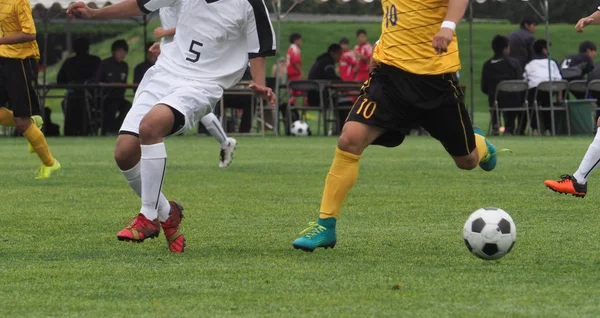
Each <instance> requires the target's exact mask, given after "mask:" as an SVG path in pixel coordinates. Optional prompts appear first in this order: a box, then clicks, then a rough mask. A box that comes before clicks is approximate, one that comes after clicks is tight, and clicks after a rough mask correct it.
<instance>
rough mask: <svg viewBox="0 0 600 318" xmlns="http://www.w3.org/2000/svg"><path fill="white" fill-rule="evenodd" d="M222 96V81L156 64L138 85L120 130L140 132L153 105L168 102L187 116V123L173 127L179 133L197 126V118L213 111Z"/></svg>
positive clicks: (130, 132) (123, 131)
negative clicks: (188, 76) (189, 75)
mask: <svg viewBox="0 0 600 318" xmlns="http://www.w3.org/2000/svg"><path fill="white" fill-rule="evenodd" d="M222 96H223V89H222V88H221V87H220V86H219V85H216V84H211V83H204V82H199V81H194V80H190V79H186V78H182V77H179V76H177V75H175V74H173V73H171V72H168V71H166V70H164V69H161V68H159V67H157V66H153V67H151V68H150V69H149V70H148V71H147V72H146V74H145V75H144V78H143V79H142V82H141V83H140V85H139V86H138V89H137V91H136V93H135V97H134V99H133V105H132V106H131V109H130V110H129V113H127V116H126V117H125V120H124V121H123V125H122V126H121V129H120V131H119V132H120V133H129V134H133V135H136V136H137V135H138V134H139V131H140V123H141V122H142V119H143V118H144V116H146V114H147V113H148V112H149V111H150V109H152V107H154V106H155V105H157V104H165V105H168V106H170V107H172V108H174V109H176V110H177V111H179V112H180V113H181V114H183V116H184V117H185V124H184V125H183V126H181V127H174V128H173V129H174V130H175V131H174V132H173V133H174V134H178V133H180V132H183V131H185V130H189V129H192V128H194V125H195V124H196V121H197V120H200V119H201V118H202V117H204V116H205V115H206V114H208V113H210V112H212V111H213V108H214V107H215V105H216V103H217V102H218V101H219V100H220V99H221V97H222Z"/></svg>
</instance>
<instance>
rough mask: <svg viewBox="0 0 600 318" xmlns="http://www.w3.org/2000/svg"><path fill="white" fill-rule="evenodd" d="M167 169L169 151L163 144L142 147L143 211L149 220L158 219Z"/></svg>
mask: <svg viewBox="0 0 600 318" xmlns="http://www.w3.org/2000/svg"><path fill="white" fill-rule="evenodd" d="M166 168H167V149H166V148H165V144H164V143H163V142H161V143H158V144H154V145H142V161H141V169H140V170H141V176H142V178H141V179H142V180H141V181H142V210H141V211H140V212H141V213H142V214H143V215H144V216H146V218H148V219H149V220H154V219H156V218H157V217H158V201H159V199H160V190H161V188H162V183H163V179H164V177H165V170H166Z"/></svg>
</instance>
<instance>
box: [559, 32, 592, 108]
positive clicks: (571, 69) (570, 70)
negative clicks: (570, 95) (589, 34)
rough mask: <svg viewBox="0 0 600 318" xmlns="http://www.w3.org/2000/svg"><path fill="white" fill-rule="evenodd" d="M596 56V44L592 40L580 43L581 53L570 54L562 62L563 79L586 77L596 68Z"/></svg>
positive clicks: (570, 79)
mask: <svg viewBox="0 0 600 318" xmlns="http://www.w3.org/2000/svg"><path fill="white" fill-rule="evenodd" d="M594 58H596V45H595V44H594V43H592V42H591V41H584V42H582V43H581V44H580V45H579V54H573V55H569V56H567V57H565V59H564V60H563V61H562V63H560V70H561V73H562V75H563V79H565V80H567V81H572V80H582V79H584V78H585V76H586V75H587V74H588V73H589V72H591V71H592V70H593V69H594ZM576 97H577V98H583V97H584V96H576Z"/></svg>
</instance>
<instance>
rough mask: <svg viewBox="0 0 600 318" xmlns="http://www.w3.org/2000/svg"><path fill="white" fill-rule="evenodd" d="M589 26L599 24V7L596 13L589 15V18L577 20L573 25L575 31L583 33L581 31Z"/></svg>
mask: <svg viewBox="0 0 600 318" xmlns="http://www.w3.org/2000/svg"><path fill="white" fill-rule="evenodd" d="M590 24H600V7H598V10H596V12H594V13H592V14H590V15H589V16H587V17H585V18H583V19H581V20H579V22H577V24H576V25H575V31H577V32H580V33H581V32H583V29H584V28H585V27H586V26H588V25H590Z"/></svg>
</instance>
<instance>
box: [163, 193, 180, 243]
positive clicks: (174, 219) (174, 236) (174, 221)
mask: <svg viewBox="0 0 600 318" xmlns="http://www.w3.org/2000/svg"><path fill="white" fill-rule="evenodd" d="M169 204H170V205H171V212H170V213H169V218H168V219H167V220H166V221H165V222H163V223H162V224H161V225H162V228H163V231H164V232H165V237H166V238H167V244H169V251H171V252H172V253H183V249H184V248H185V237H184V236H183V234H181V232H180V231H179V225H180V224H181V220H183V213H182V212H183V207H182V206H181V205H180V204H179V203H177V202H175V201H169Z"/></svg>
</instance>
